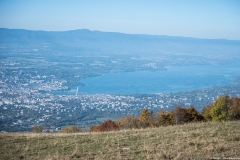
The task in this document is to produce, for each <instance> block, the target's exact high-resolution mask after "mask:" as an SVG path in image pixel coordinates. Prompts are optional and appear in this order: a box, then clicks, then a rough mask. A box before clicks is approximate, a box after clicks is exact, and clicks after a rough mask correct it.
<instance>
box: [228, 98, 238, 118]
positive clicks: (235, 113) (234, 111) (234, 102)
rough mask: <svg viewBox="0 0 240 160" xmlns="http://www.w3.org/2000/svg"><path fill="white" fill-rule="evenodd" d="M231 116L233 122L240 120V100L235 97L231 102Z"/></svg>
mask: <svg viewBox="0 0 240 160" xmlns="http://www.w3.org/2000/svg"><path fill="white" fill-rule="evenodd" d="M229 116H230V118H231V120H239V119H240V98H238V97H233V98H231V99H230V100H229Z"/></svg>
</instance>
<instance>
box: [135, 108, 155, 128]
mask: <svg viewBox="0 0 240 160" xmlns="http://www.w3.org/2000/svg"><path fill="white" fill-rule="evenodd" d="M137 120H138V127H139V128H146V127H153V126H155V124H154V121H153V112H149V111H148V109H146V108H145V109H143V110H142V112H141V114H140V116H139V117H138V119H137Z"/></svg>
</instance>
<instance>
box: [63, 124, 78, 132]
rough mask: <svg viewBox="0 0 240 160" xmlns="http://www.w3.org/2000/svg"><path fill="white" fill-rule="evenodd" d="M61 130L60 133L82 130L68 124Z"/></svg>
mask: <svg viewBox="0 0 240 160" xmlns="http://www.w3.org/2000/svg"><path fill="white" fill-rule="evenodd" d="M61 132H62V133H79V132H82V130H81V129H80V128H78V127H75V126H69V127H67V128H63V129H62V131H61Z"/></svg>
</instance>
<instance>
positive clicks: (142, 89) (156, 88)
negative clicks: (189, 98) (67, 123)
mask: <svg viewBox="0 0 240 160" xmlns="http://www.w3.org/2000/svg"><path fill="white" fill-rule="evenodd" d="M237 77H240V63H238V64H227V65H194V66H168V67H166V70H163V71H157V72H148V71H139V72H123V73H107V74H104V75H102V76H99V77H91V78H87V79H84V80H81V82H82V83H84V84H85V86H81V87H78V94H155V93H175V92H182V91H191V90H197V89H204V88H209V87H216V86H226V85H231V84H236V83H237V82H236V78H237ZM72 91H73V92H72V93H73V94H75V92H76V90H75V91H74V90H72Z"/></svg>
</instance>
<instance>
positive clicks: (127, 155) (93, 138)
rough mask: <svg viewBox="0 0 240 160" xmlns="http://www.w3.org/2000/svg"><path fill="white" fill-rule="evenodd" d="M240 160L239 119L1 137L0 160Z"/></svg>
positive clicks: (6, 135) (2, 135)
mask: <svg viewBox="0 0 240 160" xmlns="http://www.w3.org/2000/svg"><path fill="white" fill-rule="evenodd" d="M211 158H212V159H214V158H222V159H224V158H226V159H227V158H228V159H240V121H232V122H221V123H212V122H211V123H197V124H186V125H180V126H169V127H160V128H150V129H142V130H141V129H139V130H126V131H118V132H106V133H78V134H61V133H57V134H43V133H40V134H33V133H29V134H27V133H26V134H23V133H18V134H17V133H7V134H0V159H1V160H9V159H84V160H86V159H134V160H135V159H156V160H159V159H211Z"/></svg>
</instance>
